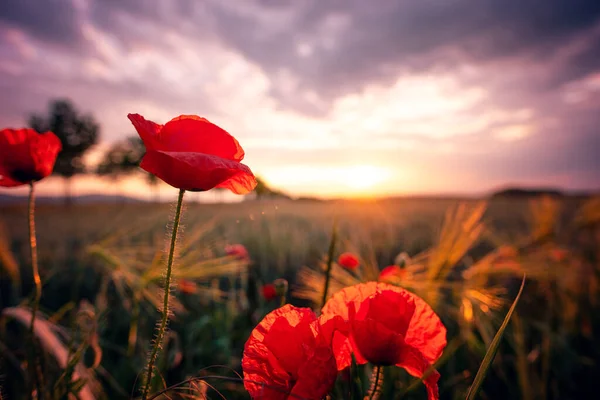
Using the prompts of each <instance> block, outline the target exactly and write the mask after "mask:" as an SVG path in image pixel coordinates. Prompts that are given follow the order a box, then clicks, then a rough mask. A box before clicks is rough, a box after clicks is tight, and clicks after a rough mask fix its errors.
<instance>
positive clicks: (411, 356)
mask: <svg viewBox="0 0 600 400" xmlns="http://www.w3.org/2000/svg"><path fill="white" fill-rule="evenodd" d="M400 359H401V360H402V361H401V362H400V363H398V364H396V365H397V366H398V367H401V368H404V369H405V370H406V372H408V373H409V374H410V375H412V376H414V377H416V378H421V377H422V376H423V374H424V373H425V371H427V370H428V369H429V368H431V363H429V361H427V359H426V358H425V357H424V356H423V354H422V353H421V352H420V351H419V350H418V349H415V348H414V347H411V346H404V347H403V348H402V350H401V354H400ZM439 379H440V374H439V372H437V371H436V370H435V369H434V370H431V372H429V374H428V375H427V377H426V378H425V379H424V380H423V383H425V387H426V388H427V398H428V399H429V400H437V399H439V398H440V395H439V389H438V384H437V383H438V380H439Z"/></svg>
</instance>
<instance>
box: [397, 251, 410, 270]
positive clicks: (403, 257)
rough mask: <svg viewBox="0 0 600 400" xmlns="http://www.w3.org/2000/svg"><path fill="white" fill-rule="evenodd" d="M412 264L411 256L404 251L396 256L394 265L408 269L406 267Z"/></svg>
mask: <svg viewBox="0 0 600 400" xmlns="http://www.w3.org/2000/svg"><path fill="white" fill-rule="evenodd" d="M409 262H410V256H409V255H408V253H407V252H405V251H403V252H402V253H400V254H398V255H397V256H396V258H395V259H394V264H396V265H397V266H399V267H402V268H403V267H406V265H407V264H408V263H409Z"/></svg>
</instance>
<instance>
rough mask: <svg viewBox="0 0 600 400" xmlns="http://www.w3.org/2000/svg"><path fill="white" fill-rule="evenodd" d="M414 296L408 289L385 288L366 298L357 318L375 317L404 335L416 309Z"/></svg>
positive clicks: (392, 329)
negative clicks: (399, 290)
mask: <svg viewBox="0 0 600 400" xmlns="http://www.w3.org/2000/svg"><path fill="white" fill-rule="evenodd" d="M413 297H414V296H412V295H411V294H410V293H409V292H407V291H402V292H398V291H395V290H383V291H381V292H379V293H375V294H373V295H372V296H370V297H368V298H367V299H365V300H364V301H363V302H362V303H361V305H360V309H359V311H358V312H357V315H356V317H355V318H356V319H366V318H371V319H374V320H376V321H378V322H379V323H381V324H382V325H385V326H386V327H387V328H388V329H390V330H391V331H393V332H396V333H398V334H400V335H402V336H403V337H404V336H405V335H406V332H407V330H408V327H409V325H410V323H411V321H412V317H413V314H414V311H415V302H414V300H413Z"/></svg>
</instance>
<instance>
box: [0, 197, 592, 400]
mask: <svg viewBox="0 0 600 400" xmlns="http://www.w3.org/2000/svg"><path fill="white" fill-rule="evenodd" d="M172 213H173V206H171V205H168V204H150V203H148V204H146V203H143V204H102V205H74V206H71V207H69V208H66V207H64V206H58V205H40V206H38V207H37V210H36V224H37V242H38V243H37V244H38V252H39V263H40V272H41V276H42V281H43V283H44V285H43V291H42V298H41V308H40V311H41V316H40V317H39V319H40V322H39V325H38V326H36V335H37V336H38V339H39V340H40V343H41V348H42V349H43V351H41V354H40V360H41V362H40V364H41V365H40V366H39V368H40V371H39V372H40V373H41V374H43V376H44V377H45V380H46V381H47V382H55V384H54V385H53V386H49V389H48V390H49V392H52V393H54V394H55V397H54V398H61V397H60V393H68V390H72V388H70V389H69V388H67V386H75V385H77V390H76V392H78V393H79V396H80V398H82V399H84V398H90V399H93V398H98V399H119V398H123V399H126V398H134V397H136V396H137V395H139V394H138V391H139V387H140V384H141V373H142V372H143V370H144V366H145V365H146V358H147V354H148V351H149V348H150V344H151V342H152V337H153V331H154V327H155V324H156V321H157V320H158V319H159V312H158V310H160V309H161V306H162V297H161V296H162V293H161V290H160V287H161V284H162V280H163V277H164V276H163V267H164V261H165V260H164V258H165V254H166V249H167V246H168V241H169V235H168V229H167V228H168V226H167V225H168V221H170V220H171V217H170V215H171V214H172ZM0 220H1V222H2V226H1V231H0V232H1V235H0V266H1V267H2V269H1V272H2V274H1V275H0V278H1V280H0V285H1V286H0V289H1V291H2V293H1V296H0V311H1V316H0V317H1V319H0V323H1V324H0V353H1V354H2V357H0V387H1V388H2V396H3V397H2V398H3V399H4V398H6V399H19V398H24V397H21V396H20V394H22V393H23V391H24V390H25V387H26V385H27V382H26V377H27V373H26V371H27V368H28V366H27V365H26V363H25V362H23V361H22V360H26V359H27V351H28V348H27V346H26V343H27V342H26V341H25V340H23V338H24V337H26V334H27V328H28V324H27V321H28V315H29V314H28V311H27V310H28V308H27V307H28V304H29V301H30V298H31V295H32V289H33V283H32V276H31V272H30V271H31V267H30V265H31V264H30V256H29V242H28V231H27V214H26V207H25V206H24V205H14V206H10V207H4V208H1V209H0ZM599 223H600V202H599V201H598V199H592V198H569V197H566V198H560V199H556V198H543V197H540V198H535V199H521V198H515V199H512V198H498V199H492V200H489V201H479V200H460V199H434V198H412V199H411V198H406V199H394V200H391V199H390V200H377V201H375V200H373V201H328V202H321V201H288V200H261V201H246V202H242V203H236V204H199V203H194V202H191V201H189V202H186V203H185V206H184V210H183V215H182V227H181V235H180V236H179V239H178V242H177V251H176V261H175V264H174V272H173V274H174V282H175V285H174V289H173V291H172V297H171V304H170V312H171V320H170V323H169V329H168V331H167V334H166V337H165V340H164V342H163V352H162V353H161V355H160V356H159V358H158V360H157V364H156V366H157V371H159V374H158V378H157V380H156V381H155V382H154V384H153V387H154V389H155V392H157V391H159V390H161V389H163V388H167V387H171V386H174V385H175V386H177V385H178V386H177V387H175V388H173V389H172V390H170V391H168V392H166V393H165V394H164V395H163V396H164V397H160V398H205V397H206V398H222V397H220V394H222V396H224V397H225V398H227V399H237V398H240V399H243V398H248V395H247V393H246V391H245V390H244V386H243V384H242V383H240V382H239V379H238V377H239V376H238V374H241V373H242V370H241V357H242V352H243V349H244V343H245V342H246V340H247V339H248V337H249V335H250V332H251V331H252V329H253V328H254V327H255V325H256V324H257V323H258V322H259V321H260V320H261V319H262V318H263V317H264V316H265V315H266V314H267V313H268V312H270V311H272V310H274V309H275V308H277V307H279V300H278V299H277V300H270V301H269V300H268V299H266V298H264V297H263V296H262V292H261V288H262V287H263V285H265V284H268V283H271V282H273V281H274V280H276V279H280V278H283V279H286V280H287V281H288V282H289V290H288V292H287V297H286V298H285V301H286V302H289V303H291V304H293V305H297V306H304V307H311V308H313V309H314V310H315V311H318V310H319V309H320V307H321V297H322V295H323V287H324V283H325V278H324V276H325V274H324V270H325V268H326V263H327V257H328V251H329V250H328V249H329V247H330V244H331V240H332V234H333V231H334V227H335V235H336V240H335V242H334V248H333V254H334V255H335V256H336V257H337V256H338V255H339V254H340V253H342V252H352V253H354V254H356V255H358V256H359V259H360V266H359V267H358V268H357V269H356V270H353V271H349V270H346V269H343V268H341V267H340V266H339V265H337V263H335V262H334V263H333V269H332V274H331V282H330V288H329V292H328V294H329V295H331V294H333V293H335V292H336V291H338V290H339V289H342V288H343V287H345V286H349V285H352V284H355V283H358V282H366V281H373V280H377V279H378V276H379V272H380V270H381V269H383V268H384V267H386V266H388V265H393V264H396V265H398V266H400V267H401V273H400V274H398V275H397V276H395V277H393V279H392V280H393V282H392V283H393V284H396V285H399V286H402V287H404V288H406V289H408V290H410V291H412V292H414V293H416V294H418V295H419V296H421V297H422V298H423V299H425V300H426V301H427V302H428V303H429V304H430V305H431V306H432V307H433V309H434V310H435V311H436V312H437V314H438V315H439V316H440V318H441V319H442V321H443V323H444V325H445V326H446V328H447V329H448V335H447V341H448V345H447V347H446V349H445V351H444V354H443V356H442V357H441V358H440V360H439V361H438V362H437V364H436V368H437V369H438V371H439V372H440V374H441V377H440V381H439V388H440V396H441V398H444V399H455V398H457V399H458V398H464V397H465V395H466V393H467V391H468V388H469V386H470V385H471V383H472V380H473V378H474V375H475V373H476V372H477V369H478V367H479V365H480V363H481V361H482V359H483V356H484V355H485V353H486V349H487V348H488V347H489V345H490V343H491V341H492V339H493V337H494V335H495V333H496V331H497V330H498V328H499V326H500V324H501V323H502V321H503V319H504V316H505V315H506V312H507V310H508V307H509V306H510V304H511V303H512V301H513V300H514V298H515V295H516V293H517V290H518V288H519V284H520V282H521V279H522V278H523V275H524V274H526V276H527V278H526V284H525V289H524V292H523V294H522V297H521V301H520V302H519V304H518V306H517V308H516V311H515V313H514V314H513V316H512V319H511V321H510V324H509V325H508V328H507V330H506V332H505V335H504V337H503V339H502V343H501V345H500V348H499V351H498V354H497V356H496V358H495V361H494V363H493V366H492V369H491V371H490V372H489V373H488V375H487V377H486V380H485V382H484V383H483V389H482V391H481V393H480V395H481V398H486V399H506V398H511V399H524V400H530V399H541V398H548V399H568V398H581V397H585V396H586V394H587V393H592V392H591V391H592V390H593V388H594V386H595V382H594V377H595V378H596V379H597V377H598V376H600V368H599V362H600V343H599V341H598V340H597V339H598V335H599V332H600V331H599V330H600V317H599V315H600V313H599V311H600V304H598V303H599V301H600V296H599V295H600V288H599V286H598V285H599V283H600V281H599V279H600V275H599V274H600V261H599V260H600V258H599V256H600V225H599ZM232 244H241V245H243V246H245V248H246V249H247V250H248V253H249V256H250V260H249V261H248V262H246V261H245V260H244V261H241V260H239V259H237V258H235V257H232V256H231V255H227V253H226V251H225V249H226V246H228V245H232ZM402 253H404V254H402ZM399 254H401V256H400V257H398V255H399ZM336 259H337V258H336ZM368 368H370V367H367V366H364V367H362V369H361V370H360V371H361V373H360V374H359V376H358V377H357V379H359V384H357V385H358V386H360V387H361V388H363V390H365V391H366V390H367V389H368V387H369V384H370V382H369V374H370V371H369V370H368ZM65 371H68V374H71V377H73V378H74V379H73V380H70V379H67V378H65V376H63V375H65V374H67V372H65ZM202 377H204V378H203V379H201V378H202ZM61 378H62V379H61ZM343 380H344V379H343V377H339V378H338V384H337V385H336V389H335V391H334V392H333V393H334V395H335V396H334V395H332V397H334V398H340V399H341V398H344V394H343V392H342V391H341V390H342V389H340V388H342V387H343V385H344V384H345V383H344V382H343ZM383 382H385V383H386V384H385V385H383V386H382V388H383V393H381V396H382V398H384V399H387V398H390V399H391V398H406V399H409V398H416V399H418V398H425V389H424V386H423V385H422V384H421V383H420V382H419V380H418V379H415V378H413V377H411V376H410V375H408V374H407V373H406V372H404V370H401V369H398V368H392V367H388V368H384V370H383ZM219 393H220V394H219ZM56 396H58V397H56ZM203 396H204V397H203Z"/></svg>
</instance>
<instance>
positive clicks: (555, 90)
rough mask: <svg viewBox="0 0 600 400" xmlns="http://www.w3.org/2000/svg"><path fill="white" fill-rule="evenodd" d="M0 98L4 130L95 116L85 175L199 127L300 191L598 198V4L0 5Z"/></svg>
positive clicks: (251, 1)
mask: <svg viewBox="0 0 600 400" xmlns="http://www.w3.org/2000/svg"><path fill="white" fill-rule="evenodd" d="M0 91H1V93H2V96H0V125H1V126H19V125H23V124H25V123H26V117H27V115H28V114H29V113H31V112H34V111H36V112H43V111H44V110H45V109H46V107H47V104H48V101H49V100H50V99H52V98H56V97H68V98H70V99H72V100H73V102H74V103H75V104H76V105H77V107H78V108H79V109H80V110H81V111H82V112H89V113H92V114H93V115H94V116H95V117H96V118H97V119H98V120H99V121H100V122H101V124H102V143H101V145H100V146H98V148H97V149H96V150H95V152H94V153H93V154H91V155H90V161H91V162H93V161H94V160H95V159H97V158H98V156H99V154H100V152H101V151H102V150H103V149H105V148H106V147H107V146H108V145H109V144H110V143H111V142H114V141H115V140H119V139H122V138H123V137H126V136H128V135H132V134H135V131H134V130H133V127H132V126H131V124H130V123H129V121H128V120H127V117H126V115H127V113H130V112H136V113H140V114H142V115H144V116H145V117H146V118H148V119H152V120H154V121H156V122H159V123H164V122H166V121H168V120H169V119H170V118H172V117H174V116H176V115H179V114H197V115H201V116H204V117H206V118H208V119H209V120H211V121H213V122H215V123H217V124H218V125H220V126H222V127H223V128H225V129H226V130H228V131H229V132H230V133H232V134H233V135H234V136H236V137H237V138H238V139H239V141H240V143H241V144H242V146H243V147H244V149H245V150H246V159H245V162H246V163H247V164H248V165H249V166H250V167H251V168H252V169H253V171H254V172H255V173H256V174H257V175H260V176H262V177H264V178H265V180H266V181H267V182H269V183H271V184H273V185H274V186H277V187H280V188H282V189H284V190H287V191H289V192H290V193H293V194H315V195H320V196H337V195H351V196H354V195H363V194H376V195H382V194H403V193H466V194H474V193H483V192H485V191H487V190H490V189H494V188H496V187H498V186H504V185H508V184H517V185H535V186H559V187H562V188H566V189H598V188H599V187H600V172H599V171H600V1H594V0H520V1H516V0H509V1H507V0H477V1H469V0H419V1H364V0H362V1H361V0H356V1H349V0H330V1H324V0H307V1H300V0H294V1H293V0H279V1H278V0H246V1H244V0H239V1H224V0H207V1H202V0H172V1H164V0H2V1H0ZM106 185H108V184H106ZM125 186H126V188H125V189H126V191H129V192H132V191H133V192H136V191H137V192H139V191H140V188H142V187H141V184H140V183H136V182H134V181H132V182H131V183H130V184H129V185H125ZM55 187H58V186H57V182H56V181H54V180H50V181H48V182H47V183H46V184H45V186H44V187H43V190H46V191H49V192H50V191H52V190H54V189H55ZM79 188H80V189H79V190H91V191H93V190H100V189H101V190H108V189H106V188H104V186H101V185H100V184H99V183H97V182H95V181H93V180H89V179H88V180H82V181H81V182H80V183H79ZM81 188H84V189H81ZM143 190H145V188H143V189H142V191H143ZM166 191H167V190H166V189H165V192H166Z"/></svg>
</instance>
